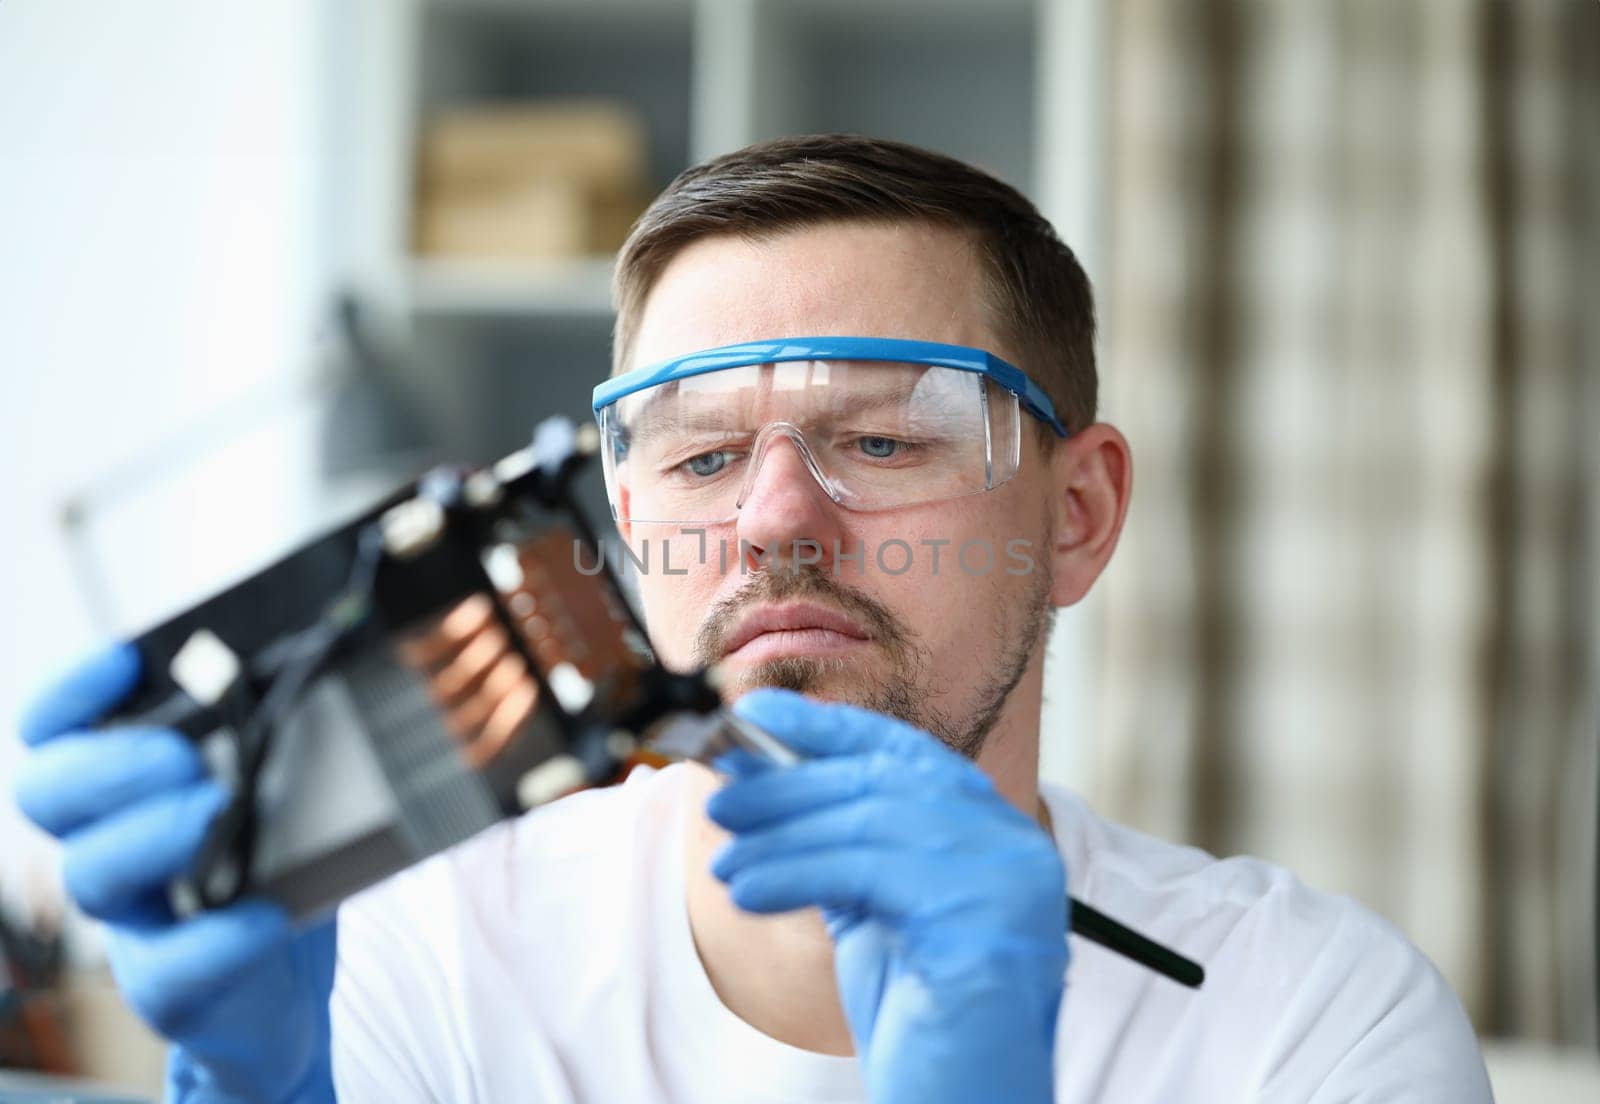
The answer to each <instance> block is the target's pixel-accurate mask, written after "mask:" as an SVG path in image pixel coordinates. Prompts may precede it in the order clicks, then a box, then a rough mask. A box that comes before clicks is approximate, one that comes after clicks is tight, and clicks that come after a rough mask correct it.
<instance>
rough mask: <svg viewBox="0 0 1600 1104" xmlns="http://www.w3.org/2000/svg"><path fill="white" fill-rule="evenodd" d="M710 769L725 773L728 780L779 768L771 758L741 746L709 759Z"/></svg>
mask: <svg viewBox="0 0 1600 1104" xmlns="http://www.w3.org/2000/svg"><path fill="white" fill-rule="evenodd" d="M711 769H712V770H714V771H716V772H717V773H718V774H721V775H725V776H726V777H727V778H728V779H729V780H730V781H731V780H734V779H739V778H754V777H755V776H756V775H758V774H766V773H767V772H768V771H774V770H779V769H781V768H780V767H779V766H778V765H777V764H776V763H774V762H772V760H770V759H767V758H766V757H764V756H761V755H757V754H756V753H755V752H753V751H748V750H746V749H745V748H742V747H736V748H731V749H729V750H728V751H725V752H723V753H722V754H720V755H718V756H717V757H716V758H715V759H713V760H712V761H711Z"/></svg>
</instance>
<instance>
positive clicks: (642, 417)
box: [624, 383, 915, 444]
mask: <svg viewBox="0 0 1600 1104" xmlns="http://www.w3.org/2000/svg"><path fill="white" fill-rule="evenodd" d="M914 387H915V384H914V383H913V384H912V385H911V386H896V385H893V384H891V385H888V386H877V387H873V388H870V389H861V390H857V389H855V388H852V389H850V392H849V399H850V401H849V404H848V406H846V405H845V404H844V403H842V402H841V403H840V404H839V405H838V406H837V407H836V408H834V409H832V410H830V413H842V412H844V411H846V410H848V411H849V412H850V413H855V412H858V411H862V410H875V409H879V408H882V407H886V406H893V405H897V404H902V403H904V402H905V401H906V399H907V397H908V396H909V395H910V394H911V391H912V390H913V388H914ZM841 394H842V392H841ZM666 397H667V396H666V393H665V392H661V393H658V394H654V395H651V396H650V397H649V398H647V399H646V400H645V402H644V406H643V408H641V409H640V411H639V412H638V413H637V414H636V415H634V417H633V418H632V419H630V420H629V421H628V422H626V423H625V425H624V428H625V430H626V432H627V434H628V440H629V441H631V442H633V443H634V444H639V443H641V442H645V441H649V440H650V439H651V438H652V437H658V436H661V435H662V434H663V432H664V430H665V427H666V426H668V425H671V426H672V427H674V428H675V429H677V430H679V431H691V432H695V433H707V432H714V431H717V430H725V429H727V428H728V421H729V417H728V412H727V409H726V408H725V407H723V406H718V405H714V404H710V405H701V406H700V407H699V408H698V409H695V410H693V411H690V412H687V413H681V414H673V415H670V416H669V415H667V414H664V413H662V412H661V411H659V410H656V411H652V410H651V408H652V407H659V405H660V404H661V403H662V402H663V401H664V400H665V399H666Z"/></svg>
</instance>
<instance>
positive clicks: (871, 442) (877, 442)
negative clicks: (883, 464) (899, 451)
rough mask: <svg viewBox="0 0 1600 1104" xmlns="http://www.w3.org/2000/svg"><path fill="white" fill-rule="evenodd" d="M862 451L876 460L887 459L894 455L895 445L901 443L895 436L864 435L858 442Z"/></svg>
mask: <svg viewBox="0 0 1600 1104" xmlns="http://www.w3.org/2000/svg"><path fill="white" fill-rule="evenodd" d="M857 443H858V444H859V445H860V446H861V451H862V452H864V453H866V454H867V455H868V456H870V457H872V458H873V459H874V460H887V459H888V458H889V457H891V456H893V455H894V452H895V447H896V446H897V445H899V444H900V442H899V441H896V440H895V439H894V438H893V437H863V438H861V440H860V441H858V442H857Z"/></svg>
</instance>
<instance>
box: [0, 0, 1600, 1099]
mask: <svg viewBox="0 0 1600 1104" xmlns="http://www.w3.org/2000/svg"><path fill="white" fill-rule="evenodd" d="M827 130H847V131H856V132H861V133H869V134H874V135H880V136H885V137H893V138H899V139H904V140H908V141H912V142H917V143H921V144H924V145H928V146H931V147H933V148H936V149H939V150H942V151H944V152H947V153H950V154H954V155H957V156H960V157H963V158H966V159H968V160H971V161H973V162H975V163H977V164H979V165H981V166H983V167H985V168H987V169H989V170H991V171H993V172H994V173H996V174H997V175H999V176H1001V177H1003V178H1004V179H1006V180H1008V181H1010V182H1012V183H1014V184H1015V185H1017V186H1018V187H1020V188H1021V189H1022V190H1023V191H1024V192H1026V193H1027V194H1028V195H1030V196H1031V197H1032V198H1033V199H1034V200H1035V201H1036V202H1037V203H1038V204H1039V205H1040V207H1041V208H1042V209H1043V210H1044V211H1045V213H1046V214H1047V215H1049V216H1050V217H1051V218H1052V219H1053V220H1054V221H1055V223H1056V225H1057V226H1058V228H1059V229H1060V230H1061V232H1062V234H1063V236H1064V237H1065V239H1066V240H1067V241H1068V242H1069V243H1070V244H1071V245H1072V246H1073V247H1074V248H1075V249H1076V250H1077V251H1078V253H1079V255H1080V256H1081V258H1082V259H1083V261H1084V263H1085V265H1086V267H1087V268H1088V270H1089V272H1090V274H1091V276H1092V277H1093V279H1094V281H1095V284H1096V286H1097V288H1098V290H1099V298H1100V309H1101V324H1102V338H1101V347H1100V352H1101V358H1102V359H1101V364H1102V373H1103V376H1102V379H1103V413H1104V416H1105V418H1106V419H1107V420H1109V421H1112V422H1114V423H1116V424H1117V425H1118V426H1120V427H1121V428H1122V429H1123V430H1124V431H1125V432H1126V433H1127V435H1128V437H1129V438H1130V440H1131V442H1132V445H1133V450H1134V456H1135V462H1136V481H1135V482H1136V493H1135V496H1134V504H1133V508H1132V512H1131V515H1130V519H1129V523H1128V530H1127V533H1126V535H1125V537H1124V540H1123V544H1122V547H1121V548H1120V550H1119V552H1118V554H1117V556H1116V558H1115V559H1114V561H1113V563H1112V566H1111V568H1110V569H1109V571H1108V572H1107V575H1106V577H1105V579H1104V580H1103V582H1102V584H1101V585H1100V586H1099V587H1098V588H1097V589H1096V592H1095V593H1094V595H1093V596H1092V597H1091V599H1090V600H1089V601H1087V602H1085V603H1084V604H1083V605H1082V606H1080V607H1078V608H1076V609H1074V610H1071V611H1069V612H1068V613H1067V614H1066V615H1064V616H1063V617H1062V618H1061V619H1060V621H1059V623H1058V631H1057V635H1056V637H1055V638H1054V639H1053V641H1052V645H1051V667H1050V676H1049V688H1048V702H1047V707H1046V715H1045V743H1046V747H1045V752H1044V755H1045V762H1044V768H1045V772H1046V775H1047V777H1049V778H1051V779H1053V780H1056V781H1060V782H1063V783H1065V784H1068V785H1070V786H1072V787H1074V788H1076V789H1078V790H1080V791H1082V792H1083V793H1085V794H1086V795H1087V796H1088V798H1089V799H1090V801H1091V802H1092V803H1093V804H1094V805H1095V806H1096V807H1098V808H1099V809H1100V810H1101V811H1102V812H1104V813H1106V814H1109V815H1111V816H1112V817H1115V818H1117V819H1120V820H1123V821H1125V822H1127V823H1130V824H1132V825H1134V826H1135V827H1138V828H1141V829H1143V830H1146V831H1149V832H1152V833H1155V834H1158V835H1161V836H1164V837H1167V838H1171V839H1176V840H1183V841H1187V842H1192V843H1195V844H1198V845H1200V846H1203V847H1205V848H1207V849H1209V850H1212V851H1214V852H1216V853H1219V854H1233V853H1239V852H1248V853H1252V854H1256V855H1260V856H1263V857H1265V858H1268V859H1271V860H1273V861H1276V862H1280V863H1283V864H1285V865H1287V866H1289V867H1291V868H1293V869H1294V870H1295V871H1296V872H1298V873H1299V874H1300V875H1301V876H1302V877H1303V878H1304V879H1305V880H1306V881H1308V882H1310V883H1311V884H1313V885H1316V886H1319V887H1321V888H1325V889H1329V890H1333V891H1336V892H1345V893H1350V894H1353V895H1354V896H1356V897H1358V898H1359V899H1361V900H1362V901H1364V902H1366V903H1367V904H1368V905H1370V906H1372V907H1373V908H1375V909H1377V910H1378V911H1379V912H1381V913H1383V914H1384V915H1386V916H1388V917H1389V918H1390V919H1392V920H1393V921H1394V922H1395V923H1397V924H1398V925H1399V926H1400V927H1401V928H1402V929H1404V930H1405V931H1406V932H1407V933H1408V934H1409V935H1410V936H1411V937H1412V939H1414V940H1415V941H1416V942H1417V943H1418V944H1419V945H1420V946H1421V947H1422V948H1423V949H1424V950H1425V951H1426V952H1427V953H1428V954H1429V955H1431V956H1432V957H1433V959H1434V960H1435V961H1436V962H1437V963H1438V965H1439V966H1440V968H1441V969H1442V970H1443V971H1444V973H1445V974H1446V975H1447V977H1448V978H1449V980H1450V981H1451V983H1452V984H1453V985H1454V986H1455V988H1456V990H1457V992H1458V993H1460V995H1461V997H1462V999H1463V1001H1464V1002H1465V1003H1466V1005H1467V1007H1468V1009H1469V1011H1470V1012H1471V1014H1472V1016H1473V1019H1474V1022H1475V1023H1476V1025H1477V1027H1478V1029H1479V1031H1480V1033H1481V1034H1482V1036H1483V1037H1484V1039H1485V1043H1486V1047H1487V1049H1488V1052H1489V1055H1490V1061H1491V1069H1492V1071H1493V1074H1494V1077H1495V1080H1496V1085H1497V1091H1498V1094H1499V1096H1500V1098H1501V1099H1502V1101H1522V1100H1540V1101H1549V1100H1593V1099H1600V1061H1597V1059H1596V1057H1595V1054H1596V1049H1597V1025H1596V993H1597V986H1596V976H1595V973H1596V931H1597V928H1596V921H1595V917H1596V902H1595V896H1594V894H1595V885H1596V874H1597V869H1600V865H1597V855H1596V838H1597V808H1600V793H1597V780H1600V754H1597V743H1600V692H1597V686H1600V679H1597V677H1596V676H1597V673H1600V647H1597V644H1600V641H1597V636H1600V585H1597V584H1600V433H1597V431H1596V429H1595V424H1596V423H1597V422H1600V211H1597V196H1600V4H1596V3H1595V2H1594V0H1518V2H1516V3H1511V2H1490V0H1344V2H1338V0H1316V2H1312V0H1306V2H1302V3H1296V4H1279V3H1269V2H1265V0H1260V2H1242V0H1235V2H1221V0H1212V2H1204V3H1197V2H1190V0H1118V2H1112V0H986V2H984V3H981V4H980V3H972V2H967V3H961V2H957V0H849V2H846V0H583V2H579V0H272V2H257V3H248V4H232V5H217V4H211V3H205V2H203V0H152V2H147V3H143V4H139V5H111V4H97V3H90V2H87V0H4V2H0V317H3V319H4V324H3V326H0V373H3V383H4V391H3V392H0V461H3V462H4V466H5V470H6V472H7V478H6V480H5V481H4V483H3V484H0V510H3V516H4V518H5V530H6V533H7V539H6V552H5V556H6V560H5V567H6V570H5V571H4V573H3V577H0V619H3V621H4V624H5V632H4V636H3V638H0V649H3V654H0V710H3V712H4V713H5V714H6V715H7V716H8V717H14V716H15V715H16V713H17V711H18V710H19V709H20V708H21V706H22V705H23V703H24V702H25V701H26V700H27V699H28V697H29V696H30V695H31V694H32V693H33V692H34V691H35V690H36V689H37V688H38V687H39V686H40V685H41V683H42V682H43V681H44V680H45V679H47V678H48V677H49V676H50V675H51V674H52V673H53V672H55V671H56V670H58V669H60V668H61V667H62V666H63V665H65V664H67V663H69V662H70V661H71V660H72V659H73V658H74V657H76V656H78V655H80V654H82V653H83V652H84V651H85V650H86V649H88V648H89V647H91V646H92V645H93V644H94V642H96V641H97V640H102V639H104V638H106V637H108V636H110V635H114V634H119V633H122V634H126V633H131V632H134V631H137V630H138V629H140V628H141V627H144V626H147V625H148V624H150V623H151V622H152V621H153V620H155V619H157V618H159V617H161V616H163V615H165V614H167V613H171V612H173V611H175V610H176V609H178V608H180V607H181V606H183V605H185V604H187V603H190V602H193V601H195V600H197V599H199V598H201V597H203V596H204V595H206V594H207V593H209V592H211V591H212V590H214V589H216V588H217V587H218V586H220V585H222V584H224V583H226V582H228V581H229V580H231V579H235V578H238V577H240V576H241V575H242V574H243V573H245V572H248V571H249V570H251V569H252V568H254V567H258V566H261V565H262V564H264V563H265V562H267V561H269V560H270V559H272V558H273V557H275V556H276V555H278V554H281V553H282V552H284V551H286V550H287V549H288V548H290V547H292V546H293V545H294V544H295V543H297V542H298V541H299V540H300V539H302V538H303V537H305V536H308V535H310V534H311V533H313V532H315V531H316V530H317V529H319V528H321V527H323V526H325V525H328V524H331V523H332V522H334V521H336V520H338V519H339V518H341V517H344V516H346V515H348V514H349V513H351V512H353V511H354V510H355V509H356V508H358V507H359V506H360V505H361V504H363V503H365V502H368V501H371V500H372V499H374V498H376V497H378V496H379V495H380V494H381V493H382V492H384V491H386V490H389V489H391V488H392V487H394V486H396V485H398V483H399V482H400V481H402V480H404V479H406V478H408V477H409V476H411V475H413V474H415V473H416V472H417V471H418V470H420V468H421V467H423V466H425V465H426V464H428V463H429V462H431V461H434V460H438V459H445V458H450V459H460V460H479V461H481V460H488V459H492V458H495V457H497V456H499V455H502V454H503V453H505V452H508V451H510V450H512V449H514V448H516V447H518V446H519V445H520V444H521V443H522V442H523V439H524V438H525V436H526V434H527V432H528V430H529V428H530V427H531V425H532V424H533V422H534V421H535V420H537V419H538V418H539V417H541V416H543V415H545V414H548V413H553V412H559V413H566V414H569V415H572V416H574V417H580V418H581V417H584V416H586V410H587V395H588V392H589V390H590V388H592V386H593V385H594V383H595V382H597V381H598V380H599V379H600V378H602V377H603V376H604V375H605V373H606V371H607V369H608V357H609V341H610V323H611V316H610V303H609V298H608V280H609V274H610V263H611V262H610V257H611V254H612V252H613V251H614V249H615V248H616V246H617V245H618V244H619V243H620V241H621V239H622V237H623V236H624V235H625V233H626V231H627V227H628V225H629V224H630V222H631V221H632V219H633V218H634V217H635V216H636V215H637V214H638V213H639V212H640V211H641V210H642V209H643V206H644V205H645V204H646V203H647V202H648V200H649V198H650V197H651V195H653V194H654V193H655V192H656V191H658V190H659V189H660V188H661V187H663V186H664V185H665V184H666V183H667V182H668V181H669V180H671V178H672V177H673V176H674V175H675V174H676V173H677V172H678V171H679V170H681V169H683V168H684V167H686V166H688V165H689V164H692V163H694V162H696V161H699V160H701V159H703V158H705V157H708V156H711V155H714V154H717V153H721V152H724V151H726V150H730V149H733V148H736V147H738V146H741V145H744V144H746V143H748V142H750V141H753V140H757V139H761V138H766V137H772V136H776V135H780V134H785V133H800V132H810V131H827ZM590 495H591V502H592V503H593V504H594V507H595V509H596V510H597V511H603V510H604V498H603V492H602V490H601V488H600V487H599V485H598V483H594V484H592V485H591V487H590ZM20 758H21V751H20V747H19V745H18V744H17V742H16V741H15V740H11V739H0V775H3V776H5V777H7V778H9V776H10V775H11V773H12V772H13V771H14V770H15V768H16V765H17V763H18V762H19V761H20ZM57 864H58V859H57V857H56V854H55V851H54V849H53V847H52V845H51V844H50V842H49V841H48V840H46V839H45V838H44V837H42V836H41V835H40V834H39V833H37V832H36V831H34V830H32V829H31V828H30V827H29V826H28V825H26V824H25V823H24V822H23V821H22V819H21V817H20V815H19V814H17V813H16V811H15V809H14V807H13V805H12V803H11V802H10V800H9V796H8V797H7V799H6V800H4V801H0V917H3V921H0V935H3V940H0V945H3V950H4V960H3V968H0V1069H11V1070H22V1069H36V1070H47V1071H54V1072H57V1073H72V1074H76V1075H81V1076H85V1077H91V1078H94V1079H96V1080H98V1081H100V1082H102V1083H105V1084H111V1085H116V1086H120V1087H122V1088H124V1089H126V1090H128V1091H130V1092H135V1093H145V1094H153V1093H154V1092H155V1091H156V1087H157V1086H158V1085H159V1076H160V1075H159V1069H160V1053H159V1047H158V1046H157V1045H156V1044H155V1042H154V1040H152V1039H151V1038H150V1037H149V1036H148V1035H147V1034H146V1033H144V1032H143V1031H142V1029H141V1028H139V1026H138V1025H137V1023H136V1022H134V1021H132V1020H131V1018H130V1017H129V1016H128V1014H127V1013H126V1012H125V1011H124V1010H123V1009H122V1008H121V1006H120V1003H119V1002H118V1001H117V999H116V997H115V993H114V991H113V990H111V989H110V987H109V982H108V981H107V979H106V977H105V976H104V971H103V967H102V965H101V961H102V959H101V955H100V952H99V949H98V942H97V938H96V933H95V931H94V929H93V927H92V926H91V925H89V924H87V923H85V922H83V921H82V920H81V919H80V918H77V917H75V916H73V914H72V913H71V911H70V909H68V908H67V907H66V906H65V905H64V903H63V901H62V898H61V895H60V891H59V888H58V886H59V881H60V875H59V869H58V865H57ZM0 1076H13V1077H17V1076H21V1075H20V1074H10V1075H7V1074H0Z"/></svg>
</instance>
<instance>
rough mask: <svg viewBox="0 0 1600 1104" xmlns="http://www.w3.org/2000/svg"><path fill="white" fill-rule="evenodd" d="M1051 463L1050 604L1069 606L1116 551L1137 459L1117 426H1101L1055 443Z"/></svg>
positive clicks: (1097, 425) (1087, 589)
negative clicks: (1134, 461) (1051, 584)
mask: <svg viewBox="0 0 1600 1104" xmlns="http://www.w3.org/2000/svg"><path fill="white" fill-rule="evenodd" d="M1049 462H1050V468H1051V476H1052V480H1053V490H1052V507H1051V511H1050V517H1051V537H1050V539H1051V548H1050V557H1051V566H1052V568H1053V569H1054V572H1055V575H1054V577H1055V585H1054V586H1053V587H1052V588H1051V591H1050V600H1051V601H1052V602H1054V603H1055V604H1056V605H1058V606H1070V605H1073V604H1074V603H1076V602H1079V601H1081V600H1082V599H1083V596H1084V595H1085V594H1087V593H1089V588H1090V587H1091V586H1092V585H1093V584H1094V581H1095V580H1096V579H1098V578H1099V577H1100V572H1102V571H1104V570H1105V566H1106V563H1107V562H1108V561H1109V560H1110V559H1111V553H1112V552H1113V551H1115V550H1116V547H1117V538H1118V537H1119V536H1121V534H1122V523H1123V519H1124V518H1126V517H1127V513H1128V497H1129V496H1130V495H1131V494H1132V493H1133V456H1132V454H1131V453H1130V451H1129V449H1128V441H1127V439H1126V438H1125V437H1123V436H1122V434H1121V433H1120V432H1119V431H1118V430H1117V428H1116V427H1115V426H1111V425H1106V424H1104V423H1097V424H1095V425H1092V426H1090V427H1088V428H1087V429H1084V430H1080V431H1079V432H1077V433H1075V434H1073V435H1072V436H1071V437H1069V438H1068V439H1067V440H1065V441H1063V442H1061V443H1059V444H1058V445H1056V447H1055V454H1054V455H1053V456H1052V457H1051V458H1050V461H1049Z"/></svg>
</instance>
